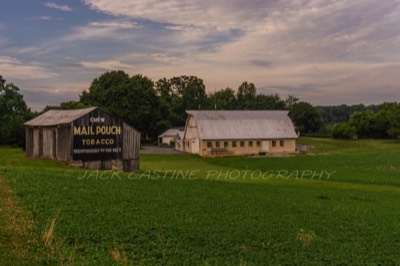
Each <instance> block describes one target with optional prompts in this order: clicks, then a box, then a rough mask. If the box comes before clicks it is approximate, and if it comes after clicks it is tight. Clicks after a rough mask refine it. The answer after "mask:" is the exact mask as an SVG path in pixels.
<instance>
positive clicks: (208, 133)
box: [186, 111, 297, 140]
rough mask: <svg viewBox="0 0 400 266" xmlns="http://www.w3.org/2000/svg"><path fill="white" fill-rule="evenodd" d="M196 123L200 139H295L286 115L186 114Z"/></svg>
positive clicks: (267, 113)
mask: <svg viewBox="0 0 400 266" xmlns="http://www.w3.org/2000/svg"><path fill="white" fill-rule="evenodd" d="M186 113H187V114H188V115H191V116H193V117H194V118H195V119H196V121H197V126H198V130H199V135H200V139H203V140H224V139H293V138H297V134H296V132H295V129H294V126H293V123H292V120H291V119H290V118H289V116H288V111H186Z"/></svg>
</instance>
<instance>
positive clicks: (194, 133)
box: [183, 116, 200, 154]
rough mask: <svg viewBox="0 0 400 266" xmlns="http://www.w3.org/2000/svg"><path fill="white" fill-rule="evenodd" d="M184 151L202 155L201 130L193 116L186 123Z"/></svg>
mask: <svg viewBox="0 0 400 266" xmlns="http://www.w3.org/2000/svg"><path fill="white" fill-rule="evenodd" d="M183 150H184V151H186V152H189V153H197V154H199V153H200V139H199V130H198V127H197V123H196V119H195V118H194V117H193V116H190V117H189V119H188V120H187V121H186V128H185V141H184V148H183Z"/></svg>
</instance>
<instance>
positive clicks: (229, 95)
mask: <svg viewBox="0 0 400 266" xmlns="http://www.w3.org/2000/svg"><path fill="white" fill-rule="evenodd" d="M236 108H237V99H236V95H235V92H234V91H233V90H232V89H231V88H225V89H223V90H220V91H216V92H214V93H212V94H210V95H209V96H208V109H217V110H235V109H236Z"/></svg>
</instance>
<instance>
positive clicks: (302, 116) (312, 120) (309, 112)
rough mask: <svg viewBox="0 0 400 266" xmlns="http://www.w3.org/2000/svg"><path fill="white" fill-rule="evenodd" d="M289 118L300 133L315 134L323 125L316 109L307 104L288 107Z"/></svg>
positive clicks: (300, 103) (301, 103)
mask: <svg viewBox="0 0 400 266" xmlns="http://www.w3.org/2000/svg"><path fill="white" fill-rule="evenodd" d="M289 116H290V118H291V119H292V121H293V123H294V125H295V126H296V128H297V129H298V130H300V132H301V133H314V132H317V131H318V130H319V129H320V128H321V127H322V125H323V123H322V120H321V117H320V115H319V113H318V111H317V109H316V108H315V107H314V106H312V105H311V104H310V103H307V102H298V103H294V104H293V105H292V106H291V107H290V110H289Z"/></svg>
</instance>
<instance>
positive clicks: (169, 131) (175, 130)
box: [158, 128, 185, 138]
mask: <svg viewBox="0 0 400 266" xmlns="http://www.w3.org/2000/svg"><path fill="white" fill-rule="evenodd" d="M184 130H185V128H170V129H167V130H166V131H165V132H164V133H162V134H160V135H159V136H158V137H159V138H163V137H176V135H177V134H179V133H180V132H183V131H184Z"/></svg>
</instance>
